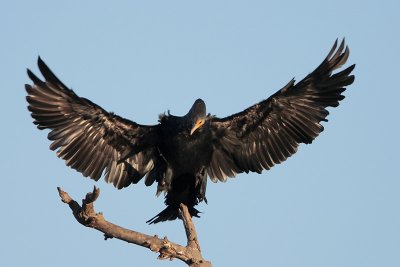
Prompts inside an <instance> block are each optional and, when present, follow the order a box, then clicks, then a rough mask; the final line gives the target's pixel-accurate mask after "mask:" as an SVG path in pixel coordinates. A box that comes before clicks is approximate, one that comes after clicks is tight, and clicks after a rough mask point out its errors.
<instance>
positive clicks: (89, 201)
mask: <svg viewBox="0 0 400 267" xmlns="http://www.w3.org/2000/svg"><path fill="white" fill-rule="evenodd" d="M57 190H58V193H59V195H60V197H61V200H62V201H63V202H64V203H66V204H68V205H69V207H70V208H71V210H72V213H73V214H74V217H75V219H76V220H77V221H78V222H79V223H81V224H82V225H84V226H86V227H90V228H94V229H96V230H98V231H100V232H102V233H104V238H105V239H106V240H107V239H108V238H117V239H120V240H123V241H126V242H128V243H132V244H135V245H139V246H142V247H145V248H148V249H150V250H151V251H153V252H156V253H159V256H158V258H159V259H171V260H172V259H179V260H181V261H183V262H185V263H186V264H187V265H188V266H190V267H211V262H209V261H206V260H205V259H204V258H203V256H202V255H201V251H200V244H199V242H198V238H197V234H196V229H195V227H194V224H193V221H192V218H191V216H190V213H189V211H188V208H187V207H186V206H185V205H184V204H181V206H180V212H181V215H182V216H181V217H182V221H183V226H184V228H185V231H186V237H187V245H186V246H181V245H179V244H176V243H174V242H171V241H169V240H168V239H167V237H164V238H163V239H161V238H159V237H158V236H150V235H146V234H143V233H140V232H136V231H133V230H129V229H126V228H123V227H121V226H118V225H116V224H113V223H110V222H108V221H107V220H105V219H104V216H103V214H102V213H96V212H95V210H94V206H93V203H94V202H95V201H96V199H97V198H98V197H99V195H100V189H99V188H96V187H94V189H93V192H91V193H87V194H86V197H85V199H83V200H82V206H80V205H79V204H78V202H76V201H75V200H73V199H72V198H71V197H70V196H69V195H68V193H67V192H65V191H63V190H62V189H61V188H60V187H57Z"/></svg>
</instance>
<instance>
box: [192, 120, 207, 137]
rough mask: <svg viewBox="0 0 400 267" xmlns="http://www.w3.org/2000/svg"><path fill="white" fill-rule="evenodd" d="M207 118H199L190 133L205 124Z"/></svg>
mask: <svg viewBox="0 0 400 267" xmlns="http://www.w3.org/2000/svg"><path fill="white" fill-rule="evenodd" d="M205 121H206V120H205V119H204V118H201V119H197V121H196V123H195V124H194V126H193V128H192V130H191V131H190V135H192V134H193V133H194V132H195V131H196V130H197V129H199V128H200V127H201V126H203V125H204V123H205Z"/></svg>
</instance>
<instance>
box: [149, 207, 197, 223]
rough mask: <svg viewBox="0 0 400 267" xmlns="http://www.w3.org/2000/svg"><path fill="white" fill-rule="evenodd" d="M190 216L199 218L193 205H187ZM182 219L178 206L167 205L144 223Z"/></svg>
mask: <svg viewBox="0 0 400 267" xmlns="http://www.w3.org/2000/svg"><path fill="white" fill-rule="evenodd" d="M188 209H189V213H190V216H192V217H197V218H200V216H199V213H201V212H200V211H198V210H197V209H195V208H194V207H188ZM177 218H179V219H182V218H181V214H180V211H179V206H175V205H174V206H167V207H166V208H165V209H164V210H163V211H161V212H160V213H159V214H157V215H156V216H154V217H153V218H151V219H150V220H148V221H147V222H146V223H148V224H155V223H159V222H165V221H173V220H175V219H177Z"/></svg>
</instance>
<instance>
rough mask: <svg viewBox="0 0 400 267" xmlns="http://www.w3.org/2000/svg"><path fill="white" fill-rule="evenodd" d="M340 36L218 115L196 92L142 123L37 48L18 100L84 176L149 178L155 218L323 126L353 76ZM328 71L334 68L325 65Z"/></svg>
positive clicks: (172, 214)
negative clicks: (158, 200) (68, 82)
mask: <svg viewBox="0 0 400 267" xmlns="http://www.w3.org/2000/svg"><path fill="white" fill-rule="evenodd" d="M349 53H350V51H349V48H348V46H347V45H345V40H344V39H343V40H342V41H341V43H340V44H339V45H338V40H337V39H336V41H335V43H334V45H333V46H332V48H331V50H330V51H329V53H328V55H327V56H326V58H325V59H324V60H323V61H322V63H321V64H320V65H319V66H318V67H317V68H316V69H315V70H314V71H312V72H311V73H309V74H308V75H307V76H306V77H305V78H304V79H302V80H301V81H299V82H297V83H296V81H295V80H294V79H292V80H290V81H289V82H288V83H287V84H286V85H285V86H283V87H282V88H281V89H280V90H278V91H276V92H275V93H274V94H272V95H271V96H270V97H268V98H266V99H264V100H262V101H260V102H259V103H257V104H254V105H252V106H250V107H248V108H247V109H245V110H243V111H240V112H238V113H235V114H233V115H230V116H227V117H223V118H219V117H217V116H215V115H211V114H210V113H207V111H206V105H205V102H204V101H203V100H202V99H200V98H199V99H197V100H196V101H195V102H194V104H193V105H192V107H191V108H190V110H189V111H188V113H187V114H186V115H184V116H175V115H172V114H170V112H169V111H168V112H167V113H163V114H161V115H159V118H158V122H157V123H156V124H154V125H142V124H138V123H136V122H134V121H131V120H128V119H125V118H123V117H120V116H118V115H116V114H114V113H112V112H107V111H106V110H105V109H103V108H102V107H100V106H99V105H97V104H95V103H93V102H92V101H90V100H88V99H86V98H83V97H79V96H78V95H77V94H76V93H75V92H74V91H73V90H72V89H70V88H68V87H67V86H65V85H64V84H63V83H62V82H61V81H60V80H59V79H58V78H57V77H56V76H55V75H54V73H53V72H52V71H51V70H50V68H49V67H48V66H47V65H46V64H45V62H44V61H43V60H42V59H41V58H40V57H38V68H39V70H40V72H41V74H42V76H43V77H44V80H41V79H40V78H38V77H37V76H36V75H35V74H34V73H33V72H32V71H31V70H29V69H27V74H28V76H29V78H30V79H31V80H32V82H33V84H26V85H25V89H26V91H27V96H26V100H27V102H28V110H29V111H30V113H31V116H32V118H33V123H34V124H35V125H37V128H38V129H40V130H44V129H49V130H50V131H49V133H48V139H49V140H50V141H51V144H50V149H51V150H53V151H56V155H57V156H58V157H59V158H61V159H63V160H64V161H65V163H66V165H67V166H69V167H71V168H73V169H75V170H77V171H78V172H80V173H82V174H83V176H84V177H90V178H91V179H93V180H95V181H98V180H99V179H100V178H101V177H104V179H105V181H106V182H107V183H112V184H113V185H114V186H115V187H116V188H117V189H122V188H125V187H127V186H129V185H131V184H137V183H138V182H139V181H140V180H142V179H144V183H145V185H146V186H151V185H153V184H154V183H155V182H156V184H157V189H156V195H157V196H159V195H160V194H161V193H164V203H165V205H166V208H165V209H164V210H162V211H161V212H160V213H158V214H157V215H156V216H154V217H153V218H151V219H150V220H148V221H147V223H149V224H155V223H159V222H164V221H170V220H175V219H177V218H180V212H179V206H180V204H181V203H182V204H185V205H186V206H187V207H188V210H189V212H190V215H191V216H192V217H199V214H200V211H198V210H197V209H196V208H195V206H196V205H197V204H199V203H200V202H202V201H204V202H205V203H207V198H206V187H207V180H208V179H210V180H211V181H212V182H218V181H221V182H225V181H227V179H228V178H229V177H235V176H236V175H237V174H239V173H249V172H256V173H261V172H262V171H263V170H269V169H270V168H272V167H273V166H274V165H276V164H279V163H282V162H283V161H285V160H286V159H287V158H289V157H290V156H292V155H293V154H294V153H296V151H297V150H298V147H299V145H300V144H302V143H304V144H310V143H312V141H313V140H314V139H315V138H316V137H317V136H318V135H319V134H320V133H321V132H322V131H323V130H324V127H323V125H322V124H321V123H322V122H327V121H328V120H327V119H326V117H327V116H328V114H329V111H328V110H327V108H329V107H337V106H338V105H339V101H341V100H343V99H344V98H345V96H344V95H343V92H344V91H345V90H346V87H347V86H349V85H351V84H352V83H353V82H354V75H351V73H352V71H353V69H354V68H355V64H353V65H351V66H349V67H347V68H345V69H344V70H341V71H336V70H337V69H339V68H341V67H342V66H343V65H344V64H345V63H346V61H347V59H348V57H349ZM335 71H336V72H335Z"/></svg>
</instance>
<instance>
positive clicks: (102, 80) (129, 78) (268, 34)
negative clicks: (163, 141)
mask: <svg viewBox="0 0 400 267" xmlns="http://www.w3.org/2000/svg"><path fill="white" fill-rule="evenodd" d="M0 7H1V8H0V33H1V41H0V54H1V64H0V73H2V79H0V88H1V92H2V95H3V97H2V104H1V105H0V109H1V114H2V127H1V131H0V137H1V140H3V141H2V152H1V153H0V158H1V160H0V162H1V170H2V177H1V180H2V185H1V186H0V208H1V214H2V216H1V220H0V226H1V229H2V230H3V231H2V236H1V239H0V265H1V266H26V265H28V264H29V265H33V266H54V265H55V264H56V265H57V266H59V267H64V266H83V265H86V266H111V265H112V266H115V265H118V266H184V264H182V263H181V262H179V261H176V260H175V261H172V262H169V261H165V262H160V261H158V260H156V257H157V255H156V254H154V253H151V252H150V251H147V250H145V249H143V248H140V247H136V246H132V245H129V244H127V243H124V242H122V241H118V240H108V241H103V238H102V235H101V234H100V233H99V232H97V231H95V230H92V229H88V228H84V227H82V226H81V225H79V224H78V223H77V222H76V221H75V220H74V219H73V217H72V216H71V212H70V210H69V208H68V207H67V206H66V205H64V204H63V203H61V201H60V200H59V197H58V195H57V191H56V187H57V186H61V187H62V188H64V189H65V190H66V191H68V192H69V193H70V194H71V196H72V197H74V198H75V199H77V200H80V199H81V198H82V197H83V196H84V194H85V193H86V192H88V191H90V190H91V189H92V187H93V185H94V184H95V183H94V182H93V181H91V180H89V179H85V178H83V177H82V176H81V175H80V174H79V173H77V172H76V171H74V170H72V169H70V168H68V167H66V166H65V164H64V163H63V161H62V160H60V159H58V158H57V157H56V156H55V154H54V152H52V151H50V150H49V149H48V146H49V144H50V142H49V141H48V140H47V138H46V135H47V133H46V132H44V131H39V130H37V129H36V128H35V127H34V125H33V124H32V119H31V118H30V116H29V113H28V111H27V109H26V101H25V91H24V87H23V85H24V84H25V83H28V82H29V79H28V77H27V76H26V72H25V70H26V68H27V67H29V68H31V69H32V70H33V71H34V72H36V73H38V69H37V66H36V59H37V56H38V55H40V56H41V57H42V58H43V59H44V60H45V61H46V62H47V63H48V65H49V66H50V67H51V68H52V69H53V71H54V72H55V73H56V74H57V75H58V76H59V78H60V79H61V80H62V81H63V82H64V83H65V84H67V85H68V86H70V87H72V88H73V89H74V90H75V92H76V93H77V94H78V95H80V96H83V97H86V98H89V99H91V100H92V101H94V102H95V103H97V104H99V105H101V106H102V107H103V108H105V109H106V110H109V111H114V112H115V113H117V114H119V115H121V116H124V117H127V118H129V119H132V120H134V121H136V122H138V123H142V124H153V123H156V122H157V116H158V114H159V113H162V112H165V111H167V110H170V111H171V113H173V114H176V115H183V114H185V113H186V112H187V110H188V109H189V108H190V106H191V104H192V103H193V101H194V100H195V99H197V98H199V97H201V98H202V99H204V100H205V102H206V103H207V109H208V112H210V113H212V114H214V115H217V116H220V117H223V116H227V115H229V114H232V113H234V112H237V111H240V110H243V109H244V108H246V107H248V106H250V105H252V104H254V103H256V102H258V101H260V100H262V99H265V98H267V97H268V96H269V95H271V94H272V93H274V92H275V91H276V90H278V89H279V88H281V87H282V86H283V85H285V84H286V83H287V82H288V81H289V80H290V79H291V78H293V77H296V79H297V80H300V79H302V78H303V77H304V76H305V75H307V74H308V73H309V72H311V71H312V70H313V69H314V68H315V67H316V66H318V64H319V63H320V62H321V61H322V59H323V58H324V57H325V56H326V54H327V53H328V51H329V49H330V48H331V46H332V44H333V42H334V41H335V39H336V38H341V37H346V41H347V44H348V45H349V47H350V50H351V55H350V58H349V61H348V62H349V63H348V64H352V63H356V64H357V67H356V69H355V71H354V74H355V75H356V80H355V83H354V84H353V85H352V86H350V87H349V89H348V90H347V91H346V93H345V95H346V99H345V100H344V101H343V102H342V104H341V105H340V106H339V107H338V108H336V109H331V110H330V112H331V114H330V115H329V117H328V119H329V122H328V123H325V124H324V126H325V131H324V132H323V133H322V134H321V135H320V136H319V137H318V138H317V139H316V141H315V142H314V143H313V144H312V145H309V146H304V145H303V146H301V147H300V149H299V151H298V153H297V154H296V155H294V156H293V157H292V158H290V159H289V160H287V161H286V162H284V163H283V164H281V165H279V166H276V167H274V168H273V169H272V170H271V171H268V172H263V173H262V174H261V175H258V174H248V175H245V174H244V175H243V174H242V175H238V176H237V177H236V178H234V179H230V180H229V181H228V182H227V183H224V184H222V183H217V184H213V183H211V182H210V183H209V184H208V188H207V198H208V200H209V204H208V205H205V204H201V205H200V206H199V209H200V210H201V211H203V212H204V213H203V214H202V218H201V219H195V224H196V226H197V231H198V233H199V236H200V242H201V245H202V250H203V254H204V257H205V258H207V259H209V260H211V261H212V262H213V264H214V266H282V267H287V266H297V267H301V266H304V267H313V266H315V267H317V266H324V267H330V266H332V267H333V266H341V267H345V266H349V267H350V266H352V267H353V266H364V267H368V266H386V267H390V266H400V253H399V251H400V231H399V225H400V213H399V202H400V194H399V189H400V181H399V174H398V172H397V169H396V167H397V166H398V165H397V164H398V163H399V155H398V151H399V149H400V146H399V142H398V138H399V132H400V129H399V126H398V122H399V117H398V115H399V112H398V99H399V97H400V90H399V88H398V76H399V66H398V62H399V61H400V53H399V47H400V34H399V30H398V25H400V19H399V16H398V10H399V9H400V6H399V2H398V1H342V0H338V1H330V2H329V3H327V2H326V1H307V0H305V1H297V2H295V1H293V2H291V1H119V2H114V3H113V4H111V2H110V1H85V2H84V1H63V2H61V1H57V2H56V1H7V2H6V1H3V3H1V4H0ZM96 185H97V186H99V187H100V188H101V190H102V191H101V196H100V199H99V200H98V201H97V202H96V209H97V210H98V211H102V212H104V214H105V217H106V218H107V219H109V220H110V221H112V222H114V223H117V224H119V225H121V226H125V227H127V228H131V229H135V230H138V231H143V232H146V233H148V234H158V235H159V236H164V235H167V236H168V237H169V239H170V240H173V241H176V242H180V243H184V242H185V235H184V231H183V228H182V226H181V222H180V221H174V222H168V223H164V224H159V225H151V226H148V225H146V224H145V221H146V220H147V219H149V218H151V217H152V216H154V215H155V214H156V213H158V212H159V211H160V210H161V209H163V206H164V204H163V199H162V198H161V197H160V198H156V197H155V191H156V188H155V187H154V186H153V187H150V188H146V187H145V186H144V184H142V183H140V184H139V185H137V186H134V187H129V188H127V189H125V190H122V191H118V190H116V189H114V188H113V187H112V186H111V185H107V184H106V183H105V182H104V181H100V182H98V183H97V184H96Z"/></svg>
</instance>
